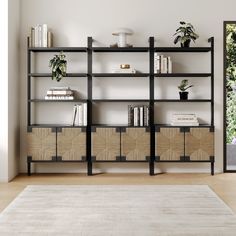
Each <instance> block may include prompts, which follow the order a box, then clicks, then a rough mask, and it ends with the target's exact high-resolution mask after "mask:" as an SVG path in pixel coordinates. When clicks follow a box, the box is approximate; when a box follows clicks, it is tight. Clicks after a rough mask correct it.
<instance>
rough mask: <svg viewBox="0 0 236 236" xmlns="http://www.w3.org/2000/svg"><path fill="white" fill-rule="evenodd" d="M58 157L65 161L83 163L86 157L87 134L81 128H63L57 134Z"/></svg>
mask: <svg viewBox="0 0 236 236" xmlns="http://www.w3.org/2000/svg"><path fill="white" fill-rule="evenodd" d="M57 155H58V156H61V157H62V160H63V161H81V160H82V156H84V157H85V156H86V132H82V130H81V128H62V132H58V133H57Z"/></svg>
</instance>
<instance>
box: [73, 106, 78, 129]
mask: <svg viewBox="0 0 236 236" xmlns="http://www.w3.org/2000/svg"><path fill="white" fill-rule="evenodd" d="M76 112H77V106H76V105H74V107H73V115H72V126H74V125H75V117H76Z"/></svg>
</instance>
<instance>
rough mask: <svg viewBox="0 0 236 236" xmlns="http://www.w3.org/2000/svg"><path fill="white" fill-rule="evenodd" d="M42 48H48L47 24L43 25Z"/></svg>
mask: <svg viewBox="0 0 236 236" xmlns="http://www.w3.org/2000/svg"><path fill="white" fill-rule="evenodd" d="M42 46H43V47H47V46H48V26H47V25H46V24H43V25H42Z"/></svg>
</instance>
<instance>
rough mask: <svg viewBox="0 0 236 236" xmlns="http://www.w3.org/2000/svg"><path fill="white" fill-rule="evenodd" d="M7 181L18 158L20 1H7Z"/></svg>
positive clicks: (17, 165) (10, 177)
mask: <svg viewBox="0 0 236 236" xmlns="http://www.w3.org/2000/svg"><path fill="white" fill-rule="evenodd" d="M8 19H9V20H8V179H9V180H11V179H12V178H14V177H15V176H16V175H17V174H18V167H19V158H20V114H19V111H20V87H19V85H20V66H19V62H20V61H19V60H20V54H19V53H20V0H9V1H8Z"/></svg>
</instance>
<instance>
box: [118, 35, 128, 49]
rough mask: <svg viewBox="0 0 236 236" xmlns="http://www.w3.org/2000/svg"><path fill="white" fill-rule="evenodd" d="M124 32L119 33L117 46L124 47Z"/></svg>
mask: <svg viewBox="0 0 236 236" xmlns="http://www.w3.org/2000/svg"><path fill="white" fill-rule="evenodd" d="M126 46H127V44H126V34H125V33H120V34H119V37H118V47H126Z"/></svg>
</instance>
